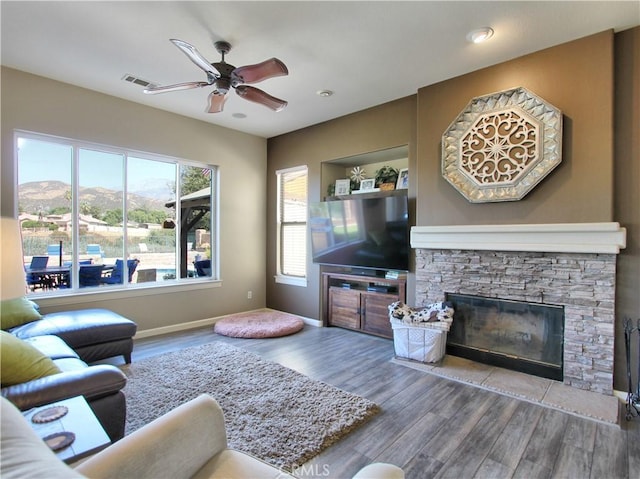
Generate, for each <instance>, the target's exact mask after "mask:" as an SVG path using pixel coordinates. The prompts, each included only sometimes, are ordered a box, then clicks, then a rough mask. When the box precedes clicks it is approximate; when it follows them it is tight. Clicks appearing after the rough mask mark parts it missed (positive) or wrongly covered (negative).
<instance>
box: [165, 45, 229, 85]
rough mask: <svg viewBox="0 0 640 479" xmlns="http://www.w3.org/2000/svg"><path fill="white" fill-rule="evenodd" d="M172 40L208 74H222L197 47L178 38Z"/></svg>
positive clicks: (217, 75) (215, 75) (216, 75)
mask: <svg viewBox="0 0 640 479" xmlns="http://www.w3.org/2000/svg"><path fill="white" fill-rule="evenodd" d="M171 42H172V43H173V44H174V45H175V46H176V47H178V48H179V49H180V50H182V52H183V53H184V54H185V55H187V56H188V57H189V59H190V60H191V61H192V62H193V63H195V64H196V65H198V66H199V67H200V68H202V69H203V70H204V71H205V72H206V73H207V75H213V76H214V77H219V76H220V72H219V71H218V70H217V69H216V68H215V67H214V66H213V65H211V63H209V62H208V61H207V59H206V58H205V57H203V56H202V55H201V54H200V52H199V51H198V50H196V47H194V46H193V45H191V44H189V43H187V42H183V41H182V40H178V39H176V38H172V39H171Z"/></svg>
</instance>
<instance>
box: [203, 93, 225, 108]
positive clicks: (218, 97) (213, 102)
mask: <svg viewBox="0 0 640 479" xmlns="http://www.w3.org/2000/svg"><path fill="white" fill-rule="evenodd" d="M226 100H227V97H226V95H224V94H222V93H220V92H219V91H212V92H211V93H210V94H209V107H208V108H207V110H206V112H207V113H220V112H221V111H222V108H223V107H224V102H225V101H226Z"/></svg>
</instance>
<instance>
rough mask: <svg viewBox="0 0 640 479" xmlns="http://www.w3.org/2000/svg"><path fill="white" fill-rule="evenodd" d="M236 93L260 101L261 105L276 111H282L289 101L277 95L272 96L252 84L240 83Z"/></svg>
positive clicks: (246, 98) (250, 99)
mask: <svg viewBox="0 0 640 479" xmlns="http://www.w3.org/2000/svg"><path fill="white" fill-rule="evenodd" d="M236 93H237V94H238V95H240V96H241V97H242V98H244V99H245V100H249V101H253V102H256V103H260V104H261V105H264V106H266V107H267V108H271V109H272V110H274V111H281V110H283V109H284V107H285V106H287V102H286V101H284V100H280V99H279V98H276V97H275V96H271V95H269V94H268V93H265V92H263V91H262V90H260V89H258V88H254V87H252V86H247V85H240V86H238V87H236Z"/></svg>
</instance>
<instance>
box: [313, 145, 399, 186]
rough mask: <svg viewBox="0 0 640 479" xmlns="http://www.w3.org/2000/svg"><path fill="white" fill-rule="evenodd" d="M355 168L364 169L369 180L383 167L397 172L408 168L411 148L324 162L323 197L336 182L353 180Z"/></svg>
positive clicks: (322, 174)
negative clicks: (388, 167) (389, 167)
mask: <svg viewBox="0 0 640 479" xmlns="http://www.w3.org/2000/svg"><path fill="white" fill-rule="evenodd" d="M355 166H359V167H361V168H363V169H364V170H365V172H366V177H367V178H375V174H376V171H377V170H378V169H380V168H381V167H383V166H391V167H393V168H396V169H397V170H400V169H402V168H408V167H409V147H408V146H407V145H402V146H397V147H394V148H387V149H384V150H378V151H372V152H368V153H363V154H360V155H354V156H349V157H345V158H338V159H335V160H329V161H325V162H323V163H322V166H321V170H320V174H321V183H322V189H321V190H320V192H321V194H322V196H323V197H324V196H327V190H328V188H329V185H334V184H335V182H336V180H339V179H344V178H351V170H352V169H353V167H355ZM409 173H411V172H409ZM409 181H411V178H409Z"/></svg>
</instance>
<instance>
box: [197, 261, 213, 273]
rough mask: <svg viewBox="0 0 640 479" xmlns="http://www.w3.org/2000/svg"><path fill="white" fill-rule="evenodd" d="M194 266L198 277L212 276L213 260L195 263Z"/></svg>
mask: <svg viewBox="0 0 640 479" xmlns="http://www.w3.org/2000/svg"><path fill="white" fill-rule="evenodd" d="M193 266H195V268H196V274H197V275H198V276H211V260H210V259H203V260H201V261H194V262H193Z"/></svg>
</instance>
